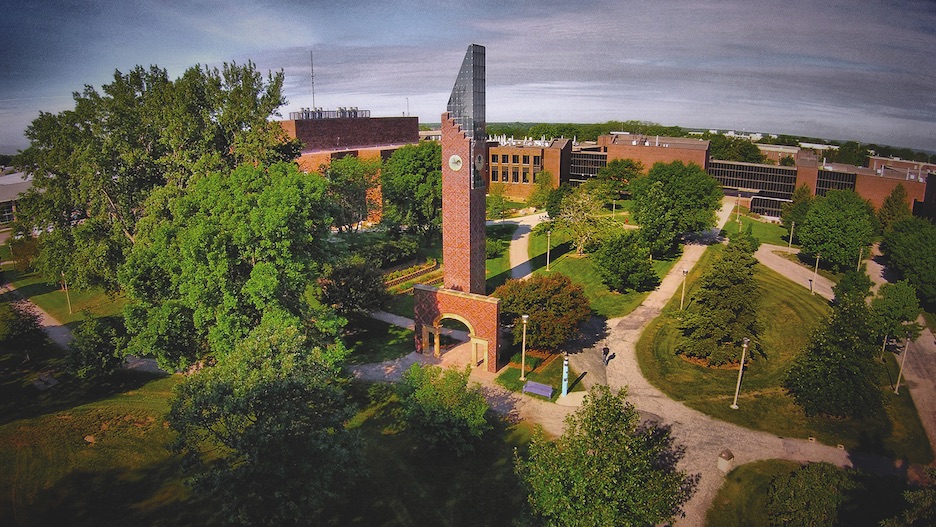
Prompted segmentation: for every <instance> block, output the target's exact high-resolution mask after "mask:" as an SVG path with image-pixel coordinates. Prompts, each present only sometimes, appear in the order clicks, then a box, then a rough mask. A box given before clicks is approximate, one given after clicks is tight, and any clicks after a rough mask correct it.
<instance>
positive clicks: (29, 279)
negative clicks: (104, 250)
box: [4, 268, 127, 324]
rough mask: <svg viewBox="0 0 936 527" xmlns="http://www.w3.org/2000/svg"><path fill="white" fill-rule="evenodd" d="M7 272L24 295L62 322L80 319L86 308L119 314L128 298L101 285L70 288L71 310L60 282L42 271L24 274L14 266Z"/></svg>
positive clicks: (7, 276) (92, 311) (98, 311)
mask: <svg viewBox="0 0 936 527" xmlns="http://www.w3.org/2000/svg"><path fill="white" fill-rule="evenodd" d="M4 276H5V278H6V279H7V280H9V281H10V282H12V283H13V285H15V286H16V289H17V290H18V291H19V292H20V294H21V295H23V296H24V297H26V298H29V299H30V300H31V301H32V302H34V303H35V304H36V305H37V306H39V307H40V308H42V309H43V310H44V311H45V312H46V313H48V314H50V315H52V316H53V317H54V318H55V319H56V320H58V321H59V322H61V323H63V324H71V323H73V322H79V321H81V320H82V314H81V312H82V311H83V310H88V311H90V312H91V313H93V314H95V315H97V316H102V317H103V316H110V315H116V314H118V313H120V312H121V311H122V310H123V306H124V304H126V302H127V301H126V299H125V298H124V297H122V296H117V297H110V296H108V295H107V294H105V293H104V291H102V290H101V289H98V288H94V289H90V290H86V291H76V290H74V289H69V290H68V296H69V298H70V299H71V307H72V312H71V313H69V312H68V299H67V298H66V297H65V291H63V290H62V289H61V288H60V287H59V286H58V285H48V284H46V283H45V279H44V278H43V277H42V276H40V275H39V273H35V272H33V273H25V274H21V273H19V272H17V271H15V270H13V269H10V268H5V270H4Z"/></svg>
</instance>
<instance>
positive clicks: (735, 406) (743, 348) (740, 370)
mask: <svg viewBox="0 0 936 527" xmlns="http://www.w3.org/2000/svg"><path fill="white" fill-rule="evenodd" d="M750 341H751V339H749V338H747V337H744V341H743V344H741V365H740V366H739V367H738V385H737V386H735V390H734V402H733V403H731V409H732V410H737V409H738V394H739V393H740V392H741V376H742V375H744V356H745V355H746V354H747V347H748V342H750Z"/></svg>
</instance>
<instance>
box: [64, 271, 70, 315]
mask: <svg viewBox="0 0 936 527" xmlns="http://www.w3.org/2000/svg"><path fill="white" fill-rule="evenodd" d="M62 285H64V286H65V301H66V302H68V314H69V315H71V314H72V308H71V297H70V296H69V295H68V282H67V281H66V280H65V272H64V271H63V272H62Z"/></svg>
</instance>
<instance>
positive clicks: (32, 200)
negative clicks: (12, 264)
mask: <svg viewBox="0 0 936 527" xmlns="http://www.w3.org/2000/svg"><path fill="white" fill-rule="evenodd" d="M282 83H283V74H282V73H278V74H275V75H273V74H270V75H268V76H267V77H266V78H264V77H263V76H262V75H261V74H260V73H259V72H258V71H257V70H256V68H255V67H254V65H253V64H252V63H247V64H246V65H236V64H225V65H224V66H223V68H222V69H221V70H218V69H208V68H203V67H201V66H195V67H193V68H190V69H189V70H188V71H186V72H185V74H184V75H183V76H182V77H180V78H179V79H177V80H175V81H173V80H170V79H169V76H168V74H167V73H166V71H165V70H163V69H160V68H158V67H155V66H153V67H151V68H149V69H145V68H143V67H139V66H138V67H136V68H135V69H133V70H132V71H130V72H129V73H126V74H124V73H121V72H119V71H118V72H116V73H115V74H114V80H113V82H112V83H110V84H107V85H105V86H103V88H102V92H98V91H97V90H95V89H94V88H93V87H91V86H86V87H85V89H84V90H83V91H82V92H80V93H75V94H74V99H75V108H74V109H72V110H65V111H63V112H60V113H58V114H52V113H45V112H43V113H41V114H40V115H39V117H38V118H37V119H36V120H34V121H33V122H32V124H30V126H29V127H28V128H27V130H26V137H27V138H28V139H29V140H30V146H29V147H28V148H27V149H26V150H25V151H23V152H22V153H21V154H20V155H19V156H18V158H17V164H18V165H20V166H21V167H22V168H23V169H24V170H25V171H26V172H27V173H29V174H31V175H32V176H33V188H32V190H30V191H29V192H28V193H27V194H26V195H25V196H24V198H23V199H22V200H21V203H20V205H21V206H20V210H19V214H18V217H19V221H21V222H23V223H24V224H25V227H26V229H27V231H28V230H32V229H37V230H40V231H46V230H48V231H49V232H48V233H46V234H43V235H41V236H40V238H50V239H48V240H42V243H40V254H39V260H40V262H39V266H40V268H41V269H43V270H44V271H46V273H47V276H48V278H49V279H50V280H55V279H57V278H58V277H59V276H60V275H61V274H62V273H64V274H65V275H67V276H68V278H69V283H70V284H72V285H73V286H75V287H83V286H90V285H100V286H103V287H105V288H107V289H110V290H115V289H117V273H116V269H117V268H118V267H119V266H120V265H121V264H122V263H123V255H124V254H125V253H126V252H127V250H128V248H129V247H130V245H132V244H133V243H134V241H135V239H136V223H137V221H138V220H139V219H140V217H141V216H142V215H143V214H144V212H145V210H144V208H143V206H142V205H143V203H144V201H145V200H146V198H147V197H148V196H149V194H150V193H151V192H152V191H153V189H155V188H159V187H161V186H163V185H165V184H166V183H167V182H172V183H174V184H175V185H177V186H180V187H184V186H185V185H187V183H188V181H189V180H190V179H191V178H192V176H193V175H194V174H198V173H204V172H206V171H215V170H217V171H228V170H230V169H232V168H233V167H234V166H237V165H238V164H240V163H270V162H274V161H283V160H291V159H293V158H294V157H295V155H297V154H298V143H297V142H295V141H290V140H288V138H287V137H286V135H285V131H284V130H283V128H282V127H281V126H279V124H278V123H275V122H272V121H270V120H269V117H270V116H271V115H275V114H276V112H277V109H278V108H279V107H280V106H281V105H282V104H283V103H284V102H285V99H284V98H283V96H282V93H281V90H282ZM52 233H54V234H52ZM53 238H54V239H53ZM63 252H64V253H67V254H69V256H70V257H69V258H65V259H62V258H59V255H60V254H62V253H63Z"/></svg>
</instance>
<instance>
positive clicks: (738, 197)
mask: <svg viewBox="0 0 936 527" xmlns="http://www.w3.org/2000/svg"><path fill="white" fill-rule="evenodd" d="M735 196H736V197H735V221H737V222H738V232H741V191H740V190H739V191H738V193H737V194H735Z"/></svg>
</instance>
